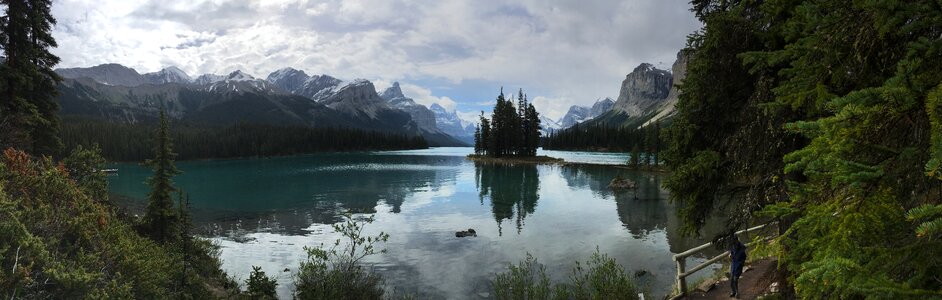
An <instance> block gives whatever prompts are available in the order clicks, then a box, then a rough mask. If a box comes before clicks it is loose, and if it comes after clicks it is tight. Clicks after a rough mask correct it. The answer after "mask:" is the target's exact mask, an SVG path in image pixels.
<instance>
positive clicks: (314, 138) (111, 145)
mask: <svg viewBox="0 0 942 300" xmlns="http://www.w3.org/2000/svg"><path fill="white" fill-rule="evenodd" d="M154 128H155V125H147V124H127V123H112V122H109V121H103V120H98V119H88V118H79V117H66V118H64V119H63V121H62V129H61V131H62V142H63V143H64V144H65V146H66V149H73V148H75V147H77V146H79V145H85V146H88V145H98V146H99V147H101V151H102V155H103V156H104V157H105V158H107V159H109V160H117V161H143V160H144V159H147V158H149V157H151V156H152V155H153V153H152V152H153V150H152V149H153V145H154V143H153V142H154V141H153V131H154ZM170 132H171V135H172V138H173V140H174V149H175V151H176V152H177V153H178V156H177V157H178V158H179V159H184V160H186V159H205V158H233V157H265V156H277V155H292V154H305V153H314V152H332V151H369V150H405V149H424V148H428V143H427V142H426V141H425V139H424V138H422V137H421V136H408V135H405V134H397V133H390V132H378V131H368V130H361V129H352V128H333V127H325V128H312V127H307V126H289V125H265V124H251V123H241V124H235V125H229V126H223V125H206V124H194V123H182V124H173V126H171V129H170Z"/></svg>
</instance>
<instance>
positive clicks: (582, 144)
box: [543, 123, 661, 153]
mask: <svg viewBox="0 0 942 300" xmlns="http://www.w3.org/2000/svg"><path fill="white" fill-rule="evenodd" d="M659 132H660V124H659V123H654V124H651V125H648V126H645V127H641V128H629V127H607V126H604V125H591V126H585V125H580V124H576V125H575V126H572V127H570V128H567V129H564V130H560V131H556V132H554V133H551V134H550V135H549V136H547V137H545V138H544V139H543V149H548V150H583V151H610V152H629V151H642V152H645V153H657V152H659V151H660V148H661V147H660V145H661V139H660V137H659Z"/></svg>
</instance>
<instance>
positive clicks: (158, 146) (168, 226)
mask: <svg viewBox="0 0 942 300" xmlns="http://www.w3.org/2000/svg"><path fill="white" fill-rule="evenodd" d="M155 136H156V137H155V138H156V139H157V141H156V143H155V145H154V158H153V159H150V160H148V161H147V164H148V165H150V167H151V168H153V169H154V176H152V177H150V178H148V179H147V184H148V185H149V186H150V192H149V193H148V194H147V211H146V213H145V215H144V226H145V231H146V232H147V233H148V234H149V235H150V237H151V238H152V239H153V240H154V241H157V242H160V243H167V242H170V241H171V240H172V239H173V238H174V237H176V229H177V225H178V224H177V213H176V208H175V207H174V201H173V196H172V195H173V194H175V192H176V191H177V188H176V187H174V186H173V176H174V175H177V174H179V173H180V171H179V170H177V167H176V165H174V163H173V159H174V157H176V154H175V153H173V143H172V141H171V140H170V122H169V121H167V114H166V113H165V112H164V109H163V107H161V109H160V126H159V127H158V128H157V131H156V132H155Z"/></svg>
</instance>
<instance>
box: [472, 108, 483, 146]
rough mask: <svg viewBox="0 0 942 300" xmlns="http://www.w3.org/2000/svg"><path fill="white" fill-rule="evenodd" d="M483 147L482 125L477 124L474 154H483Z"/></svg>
mask: <svg viewBox="0 0 942 300" xmlns="http://www.w3.org/2000/svg"><path fill="white" fill-rule="evenodd" d="M481 114H483V112H482V113H481ZM481 148H482V147H481V126H477V127H475V128H474V154H481Z"/></svg>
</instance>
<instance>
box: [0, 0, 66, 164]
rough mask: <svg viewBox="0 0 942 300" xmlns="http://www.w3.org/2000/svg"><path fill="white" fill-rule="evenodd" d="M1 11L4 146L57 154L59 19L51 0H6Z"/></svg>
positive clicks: (0, 109) (0, 92) (1, 127)
mask: <svg viewBox="0 0 942 300" xmlns="http://www.w3.org/2000/svg"><path fill="white" fill-rule="evenodd" d="M0 4H4V5H5V6H6V11H5V13H6V14H5V15H4V16H3V17H0V48H2V49H3V57H2V64H0V98H2V100H3V101H2V104H0V132H2V134H0V144H2V145H0V146H4V147H11V146H12V147H17V148H21V149H26V150H30V151H33V152H35V153H38V154H47V155H51V154H56V153H57V152H58V151H59V149H60V148H61V147H62V143H61V141H60V140H59V118H58V113H59V105H58V102H57V101H56V99H55V97H56V93H57V89H56V87H57V85H58V83H59V81H61V78H60V77H59V76H58V75H57V74H56V73H55V72H54V71H53V69H52V68H53V67H54V66H55V65H56V64H58V63H59V58H58V57H56V56H55V55H53V54H52V53H50V52H49V48H50V47H56V46H57V45H56V41H55V39H54V38H53V37H52V35H51V33H50V32H51V29H52V25H54V24H55V23H56V20H55V18H53V17H52V14H51V13H50V6H51V4H52V3H51V1H49V0H3V1H2V2H0Z"/></svg>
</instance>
